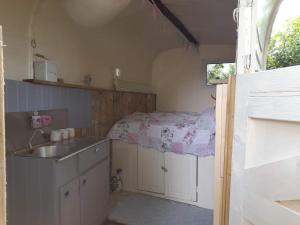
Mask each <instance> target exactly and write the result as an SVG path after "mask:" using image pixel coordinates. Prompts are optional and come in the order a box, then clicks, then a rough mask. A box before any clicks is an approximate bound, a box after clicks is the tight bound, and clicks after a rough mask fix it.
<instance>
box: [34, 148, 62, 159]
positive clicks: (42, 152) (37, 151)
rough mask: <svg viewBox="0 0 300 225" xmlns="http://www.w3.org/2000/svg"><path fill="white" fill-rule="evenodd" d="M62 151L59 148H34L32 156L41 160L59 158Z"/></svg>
mask: <svg viewBox="0 0 300 225" xmlns="http://www.w3.org/2000/svg"><path fill="white" fill-rule="evenodd" d="M59 153H61V151H59V148H58V147H57V146H42V147H38V148H34V149H33V150H32V154H33V155H36V156H38V157H41V158H52V157H55V156H58V155H59Z"/></svg>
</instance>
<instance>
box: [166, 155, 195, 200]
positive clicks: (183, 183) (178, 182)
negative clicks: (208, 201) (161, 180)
mask: <svg viewBox="0 0 300 225" xmlns="http://www.w3.org/2000/svg"><path fill="white" fill-rule="evenodd" d="M165 168H166V196H167V197H171V198H175V199H179V200H184V201H196V194H197V193H196V191H197V190H196V188H197V183H196V181H197V157H196V156H193V155H178V154H175V153H172V152H167V153H165Z"/></svg>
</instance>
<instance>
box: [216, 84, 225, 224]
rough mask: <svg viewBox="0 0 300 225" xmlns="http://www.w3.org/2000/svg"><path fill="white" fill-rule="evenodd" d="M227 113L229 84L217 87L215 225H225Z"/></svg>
mask: <svg viewBox="0 0 300 225" xmlns="http://www.w3.org/2000/svg"><path fill="white" fill-rule="evenodd" d="M226 111H227V84H221V85H218V86H217V95H216V137H215V140H216V142H215V185H214V187H215V194H214V196H215V197H214V225H223V223H222V218H223V184H224V154H225V132H226Z"/></svg>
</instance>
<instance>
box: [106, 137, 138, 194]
mask: <svg viewBox="0 0 300 225" xmlns="http://www.w3.org/2000/svg"><path fill="white" fill-rule="evenodd" d="M137 148H138V147H137V145H136V144H128V143H126V142H123V141H113V144H112V174H113V175H115V174H116V170H117V169H122V174H121V176H122V181H123V187H122V188H123V190H125V191H132V192H134V191H136V188H137V160H138V159H137V158H138V156H137V151H138V150H137Z"/></svg>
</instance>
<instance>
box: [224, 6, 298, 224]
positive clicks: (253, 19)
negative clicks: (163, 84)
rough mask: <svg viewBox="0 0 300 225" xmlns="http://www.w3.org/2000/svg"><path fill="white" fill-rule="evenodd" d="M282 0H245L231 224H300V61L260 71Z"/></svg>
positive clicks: (241, 12) (241, 17)
mask: <svg viewBox="0 0 300 225" xmlns="http://www.w3.org/2000/svg"><path fill="white" fill-rule="evenodd" d="M280 3H281V0H259V1H257V0H253V1H248V0H240V1H239V29H238V32H239V38H238V50H237V71H238V74H241V75H237V78H236V96H235V98H236V99H235V113H234V132H233V156H232V171H231V193H230V213H229V214H230V217H229V224H230V225H242V224H247V225H294V224H300V210H299V208H300V188H299V187H300V166H299V165H300V149H299V146H300V141H299V140H300V139H299V132H300V116H299V115H300V107H299V106H300V77H299V74H300V67H299V66H295V67H288V68H284V69H278V70H274V71H265V72H257V71H260V70H263V69H264V66H263V65H265V57H262V56H264V55H265V54H266V51H265V50H266V47H267V39H268V35H270V28H271V25H272V23H273V21H274V18H275V15H276V11H277V10H278V8H279V5H280ZM258 47H259V48H260V51H261V54H260V53H259V51H258V50H257V49H258ZM248 55H250V56H251V57H250V60H249V57H248ZM246 59H248V60H246ZM251 59H252V60H251ZM255 72H256V73H255Z"/></svg>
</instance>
